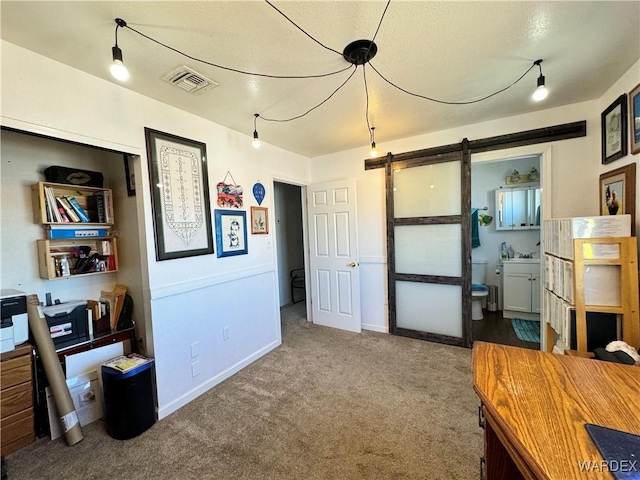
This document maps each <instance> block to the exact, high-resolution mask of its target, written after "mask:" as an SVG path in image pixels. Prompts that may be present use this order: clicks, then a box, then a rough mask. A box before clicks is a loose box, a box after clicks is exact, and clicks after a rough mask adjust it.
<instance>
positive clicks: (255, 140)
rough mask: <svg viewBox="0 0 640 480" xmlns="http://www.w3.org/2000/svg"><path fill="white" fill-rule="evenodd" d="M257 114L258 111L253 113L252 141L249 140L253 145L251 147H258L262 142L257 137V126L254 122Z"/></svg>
mask: <svg viewBox="0 0 640 480" xmlns="http://www.w3.org/2000/svg"><path fill="white" fill-rule="evenodd" d="M259 116H260V114H259V113H254V114H253V142H251V145H253V148H255V149H258V148H260V145H262V143H261V142H260V138H258V128H257V126H256V122H257V121H258V117H259Z"/></svg>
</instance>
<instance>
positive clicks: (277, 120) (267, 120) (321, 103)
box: [256, 65, 358, 122]
mask: <svg viewBox="0 0 640 480" xmlns="http://www.w3.org/2000/svg"><path fill="white" fill-rule="evenodd" d="M351 66H352V67H355V68H354V69H353V72H351V75H349V77H348V78H347V79H346V80H345V81H344V82H342V84H340V86H339V87H338V88H336V89H335V90H334V91H333V93H332V94H331V95H329V96H328V97H327V98H325V99H324V100H323V101H321V102H320V103H319V104H317V105H316V106H315V107H311V108H310V109H309V110H307V111H306V112H304V113H302V114H300V115H296V116H295V117H291V118H282V119H277V118H267V117H263V116H262V115H259V114H256V115H257V117H259V118H261V119H262V120H264V121H265V122H290V121H292V120H297V119H298V118H302V117H304V116H305V115H307V114H309V113H311V112H313V111H314V110H315V109H316V108H318V107H320V106H322V105H324V104H325V103H327V102H328V101H329V99H330V98H331V97H333V96H334V95H335V94H336V93H338V91H339V90H340V89H341V88H342V87H344V86H345V85H346V84H347V82H348V81H349V80H351V78H352V77H353V75H354V74H355V73H356V71H357V70H358V66H357V65H351ZM350 68H351V67H350Z"/></svg>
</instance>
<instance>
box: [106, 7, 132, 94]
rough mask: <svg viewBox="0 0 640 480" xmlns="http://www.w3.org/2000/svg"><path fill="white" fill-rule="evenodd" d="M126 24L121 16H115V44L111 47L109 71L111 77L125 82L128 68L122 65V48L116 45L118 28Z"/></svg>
mask: <svg viewBox="0 0 640 480" xmlns="http://www.w3.org/2000/svg"><path fill="white" fill-rule="evenodd" d="M126 26H127V22H125V21H124V20H122V19H121V18H116V34H115V37H116V44H115V45H114V46H113V48H111V53H112V58H113V63H112V64H111V67H110V68H109V71H110V72H111V75H112V76H113V78H115V79H116V80H118V81H120V82H126V81H127V80H129V70H128V69H127V67H125V66H124V62H123V61H122V50H120V47H118V28H120V27H126Z"/></svg>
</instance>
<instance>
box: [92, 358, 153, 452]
mask: <svg viewBox="0 0 640 480" xmlns="http://www.w3.org/2000/svg"><path fill="white" fill-rule="evenodd" d="M138 358H141V357H140V356H138ZM147 360H148V361H147V362H146V363H144V364H142V365H139V366H137V367H135V368H133V369H131V370H129V371H127V372H125V373H122V372H121V371H119V370H117V369H115V368H113V367H111V366H108V364H109V363H110V362H112V361H111V360H110V361H109V362H106V363H105V364H103V365H102V368H101V370H102V384H103V390H104V418H105V423H106V427H107V433H108V434H109V436H111V437H113V438H116V439H118V440H127V439H129V438H133V437H137V436H138V435H140V434H141V433H142V432H144V431H146V430H148V429H149V428H151V426H152V425H153V424H154V423H155V422H156V412H155V402H154V399H153V360H151V359H147Z"/></svg>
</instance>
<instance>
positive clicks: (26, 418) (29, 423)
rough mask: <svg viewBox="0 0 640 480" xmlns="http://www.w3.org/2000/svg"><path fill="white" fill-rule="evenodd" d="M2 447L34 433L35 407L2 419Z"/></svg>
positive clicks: (0, 424)
mask: <svg viewBox="0 0 640 480" xmlns="http://www.w3.org/2000/svg"><path fill="white" fill-rule="evenodd" d="M0 429H1V430H2V439H1V440H0V441H1V442H2V449H3V455H4V447H5V446H7V445H9V444H10V443H13V442H15V441H16V440H19V439H21V438H22V437H26V436H29V435H33V409H32V408H28V409H26V410H22V411H21V412H18V413H14V414H13V415H9V416H8V417H4V418H3V419H2V420H0Z"/></svg>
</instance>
